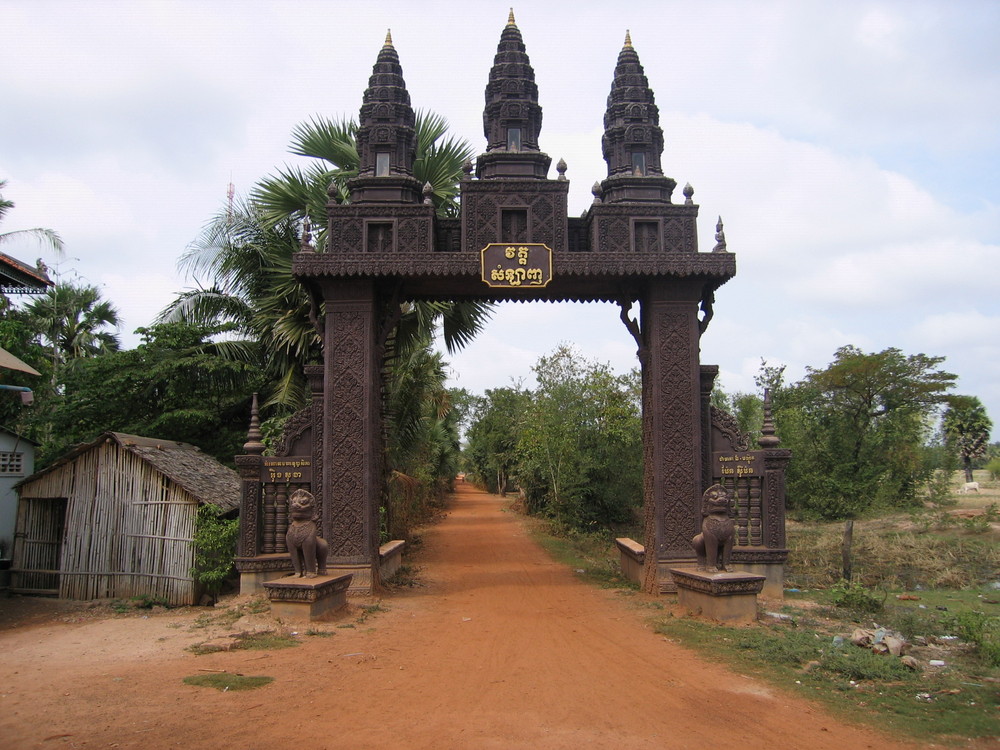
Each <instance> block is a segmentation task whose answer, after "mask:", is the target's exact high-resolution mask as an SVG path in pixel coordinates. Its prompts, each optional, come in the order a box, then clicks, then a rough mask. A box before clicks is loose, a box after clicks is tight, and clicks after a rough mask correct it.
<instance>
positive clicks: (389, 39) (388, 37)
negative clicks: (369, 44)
mask: <svg viewBox="0 0 1000 750" xmlns="http://www.w3.org/2000/svg"><path fill="white" fill-rule="evenodd" d="M382 46H383V47H391V46H392V29H386V32H385V44H383V45H382Z"/></svg>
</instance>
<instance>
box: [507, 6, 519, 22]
mask: <svg viewBox="0 0 1000 750" xmlns="http://www.w3.org/2000/svg"><path fill="white" fill-rule="evenodd" d="M507 25H508V26H517V23H516V22H515V21H514V9H513V8H511V9H510V13H509V14H508V15H507Z"/></svg>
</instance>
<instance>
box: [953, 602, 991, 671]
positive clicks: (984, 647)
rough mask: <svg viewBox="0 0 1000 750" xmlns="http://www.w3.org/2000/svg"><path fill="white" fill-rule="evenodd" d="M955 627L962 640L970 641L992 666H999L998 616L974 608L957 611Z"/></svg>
mask: <svg viewBox="0 0 1000 750" xmlns="http://www.w3.org/2000/svg"><path fill="white" fill-rule="evenodd" d="M955 627H956V628H957V630H958V634H959V636H960V637H961V638H962V640H964V641H967V642H968V643H972V644H974V645H975V646H976V649H977V650H978V651H979V653H980V654H981V655H982V656H983V658H984V659H986V661H988V662H989V663H990V664H991V665H993V666H994V667H1000V617H997V616H995V615H987V614H986V613H985V612H978V611H975V610H971V611H965V612H959V613H958V614H957V615H956V616H955Z"/></svg>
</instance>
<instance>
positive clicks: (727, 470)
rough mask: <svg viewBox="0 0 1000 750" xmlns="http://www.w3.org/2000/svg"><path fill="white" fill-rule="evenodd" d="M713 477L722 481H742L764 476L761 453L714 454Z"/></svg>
mask: <svg viewBox="0 0 1000 750" xmlns="http://www.w3.org/2000/svg"><path fill="white" fill-rule="evenodd" d="M712 458H713V459H714V460H715V476H717V477H721V478H722V479H742V478H744V477H759V476H763V474H764V454H763V451H740V452H738V453H730V452H716V453H713V454H712Z"/></svg>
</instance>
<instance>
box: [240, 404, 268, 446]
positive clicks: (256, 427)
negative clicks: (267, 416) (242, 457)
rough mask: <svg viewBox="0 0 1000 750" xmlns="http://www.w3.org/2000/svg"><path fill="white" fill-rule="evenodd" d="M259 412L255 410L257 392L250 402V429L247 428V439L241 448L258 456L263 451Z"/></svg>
mask: <svg viewBox="0 0 1000 750" xmlns="http://www.w3.org/2000/svg"><path fill="white" fill-rule="evenodd" d="M262 437H263V435H261V432H260V413H259V412H258V410H257V394H256V393H255V394H253V400H252V401H251V402H250V429H249V430H247V441H246V442H245V443H244V444H243V450H244V451H245V452H246V453H248V454H250V455H252V456H254V455H255V456H259V455H261V454H263V453H264V447H265V446H264V443H262V442H261V438H262Z"/></svg>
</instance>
